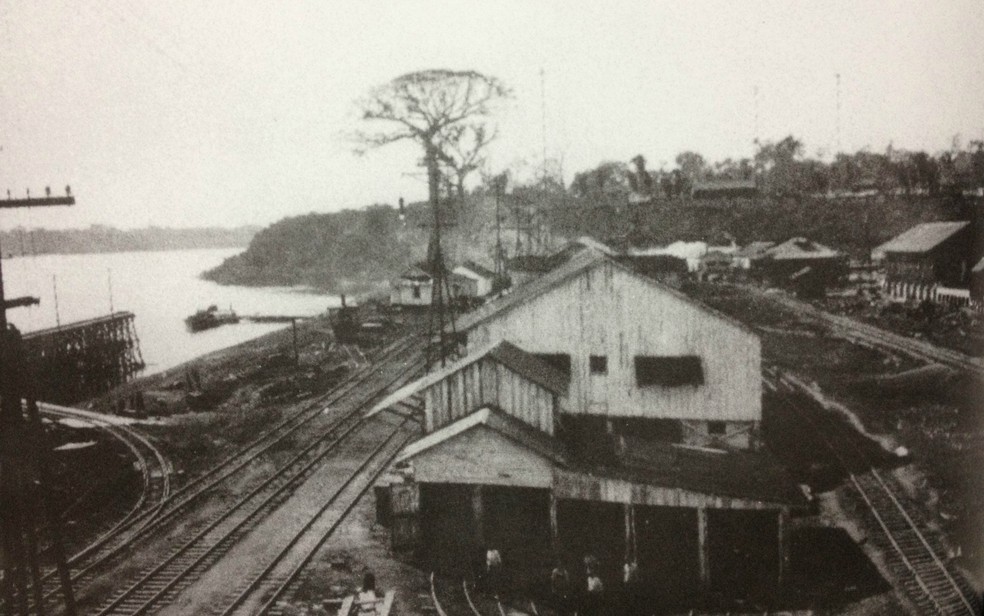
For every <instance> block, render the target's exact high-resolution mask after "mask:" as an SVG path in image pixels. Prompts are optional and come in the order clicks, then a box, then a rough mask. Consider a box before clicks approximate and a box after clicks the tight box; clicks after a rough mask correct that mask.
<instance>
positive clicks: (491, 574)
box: [485, 548, 502, 597]
mask: <svg viewBox="0 0 984 616" xmlns="http://www.w3.org/2000/svg"><path fill="white" fill-rule="evenodd" d="M485 576H486V579H487V580H488V590H489V592H491V593H492V594H493V595H495V596H496V597H498V596H499V594H500V593H501V592H502V554H500V553H499V550H497V549H495V548H489V549H488V551H486V552H485Z"/></svg>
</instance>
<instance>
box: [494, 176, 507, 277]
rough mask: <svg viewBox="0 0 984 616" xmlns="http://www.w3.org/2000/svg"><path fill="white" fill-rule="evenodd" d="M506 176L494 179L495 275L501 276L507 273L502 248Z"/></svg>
mask: <svg viewBox="0 0 984 616" xmlns="http://www.w3.org/2000/svg"><path fill="white" fill-rule="evenodd" d="M503 180H505V176H504V175H502V176H496V177H495V178H494V179H493V180H492V181H493V182H494V183H495V275H496V276H497V277H501V276H502V275H503V274H504V273H505V271H504V270H505V267H504V265H505V264H504V263H503V262H502V261H503V254H502V253H503V250H502V214H501V210H500V203H499V202H500V200H501V199H502V184H503Z"/></svg>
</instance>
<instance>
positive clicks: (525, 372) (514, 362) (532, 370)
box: [488, 340, 570, 395]
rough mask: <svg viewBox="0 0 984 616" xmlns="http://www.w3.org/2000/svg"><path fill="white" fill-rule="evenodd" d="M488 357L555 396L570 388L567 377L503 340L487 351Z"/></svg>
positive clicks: (565, 392)
mask: <svg viewBox="0 0 984 616" xmlns="http://www.w3.org/2000/svg"><path fill="white" fill-rule="evenodd" d="M488 356H489V357H494V358H495V359H496V360H497V361H498V362H499V363H501V364H502V365H503V366H505V367H507V368H509V369H510V370H512V371H514V372H516V373H518V374H519V375H520V376H522V377H524V378H526V379H527V380H530V381H533V382H534V383H538V384H540V385H542V386H543V387H545V388H547V389H549V390H550V391H552V392H554V393H555V394H559V395H566V394H567V388H568V387H569V386H570V379H569V378H568V376H567V375H565V374H564V373H563V372H561V371H560V370H557V369H556V368H554V367H553V366H551V365H550V364H548V363H547V362H545V361H543V360H541V359H540V358H538V357H536V356H535V355H531V354H529V353H527V352H526V351H524V350H523V349H521V348H519V347H518V346H516V345H514V344H512V343H511V342H508V341H505V340H503V341H502V342H500V343H499V344H498V345H496V346H495V348H493V349H492V350H491V351H489V353H488Z"/></svg>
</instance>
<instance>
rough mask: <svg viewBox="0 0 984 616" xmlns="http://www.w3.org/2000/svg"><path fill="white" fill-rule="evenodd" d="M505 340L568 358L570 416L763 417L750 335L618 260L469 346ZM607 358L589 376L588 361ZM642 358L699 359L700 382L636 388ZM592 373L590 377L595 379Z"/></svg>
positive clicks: (535, 302) (512, 314) (492, 327)
mask: <svg viewBox="0 0 984 616" xmlns="http://www.w3.org/2000/svg"><path fill="white" fill-rule="evenodd" d="M501 340H508V341H510V342H512V343H513V344H516V345H517V346H519V347H520V348H522V349H524V350H525V351H528V352H530V353H568V354H570V355H571V386H570V390H569V392H568V399H567V400H566V402H565V406H564V409H563V410H564V412H570V413H599V414H607V415H613V416H629V417H633V416H634V417H657V418H669V419H681V420H688V419H690V420H696V419H700V420H730V421H757V420H759V419H761V412H762V407H761V394H762V390H761V387H762V386H761V345H760V342H759V339H758V337H757V336H756V335H755V334H754V333H752V332H751V331H749V330H747V329H745V328H743V327H741V326H739V325H737V324H735V323H733V322H732V321H730V320H727V319H724V318H722V317H719V316H717V315H714V314H712V313H710V312H708V311H707V310H705V309H703V308H702V307H701V306H699V305H695V303H694V302H693V301H690V300H688V299H685V298H681V297H679V296H678V295H677V294H676V293H674V292H673V291H671V290H669V289H665V288H661V287H658V286H656V285H653V284H651V283H650V282H648V281H646V280H644V279H641V278H640V277H638V276H636V275H634V274H632V273H630V272H627V271H625V270H623V269H621V268H619V267H617V266H615V265H614V264H612V263H608V262H600V263H599V264H598V265H596V266H595V267H593V268H591V269H589V270H587V271H585V272H582V273H581V274H580V275H578V276H575V277H573V278H571V279H569V280H568V281H566V282H564V283H562V284H561V285H559V286H557V287H555V288H554V289H551V290H549V291H547V292H546V293H544V294H543V295H540V296H539V297H536V298H534V299H532V300H530V301H529V302H526V303H525V304H522V305H519V306H516V307H514V308H512V309H510V310H508V311H506V312H504V313H502V314H499V315H497V316H494V317H493V318H491V319H490V320H488V321H486V322H484V323H481V324H479V325H477V326H476V327H475V328H474V329H473V330H471V331H470V332H469V334H468V344H469V347H470V348H475V347H477V346H481V345H484V344H487V343H490V342H498V341H501ZM590 355H605V356H607V357H608V374H607V375H605V376H604V377H600V376H599V375H590V373H589V369H588V357H589V356H590ZM636 355H652V356H675V355H697V356H699V357H700V358H701V364H702V367H703V371H704V381H705V382H704V384H703V385H699V386H683V387H645V388H640V387H638V386H637V385H636V381H635V362H634V358H635V356H636ZM592 377H593V378H592Z"/></svg>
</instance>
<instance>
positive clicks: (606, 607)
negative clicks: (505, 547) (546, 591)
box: [479, 548, 645, 616]
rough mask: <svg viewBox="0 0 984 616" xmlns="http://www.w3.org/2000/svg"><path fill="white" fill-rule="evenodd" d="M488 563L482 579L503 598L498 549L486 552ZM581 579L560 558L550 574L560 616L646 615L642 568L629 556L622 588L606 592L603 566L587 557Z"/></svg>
mask: <svg viewBox="0 0 984 616" xmlns="http://www.w3.org/2000/svg"><path fill="white" fill-rule="evenodd" d="M484 552H485V562H484V563H483V566H482V567H481V569H482V572H481V574H480V576H479V580H480V585H481V586H482V587H483V589H484V590H485V591H486V592H489V593H490V594H492V595H494V596H496V597H500V596H501V594H502V593H503V592H504V590H505V585H506V579H505V574H504V571H503V563H502V554H501V553H500V552H499V550H498V549H496V548H488V549H486V550H484ZM582 566H583V569H582V573H581V575H580V576H576V577H575V576H571V574H570V573H569V572H568V570H567V567H566V566H565V565H564V563H563V561H562V560H560V559H558V560H557V561H556V563H555V566H554V568H553V570H552V571H551V572H550V599H551V603H552V604H553V605H552V607H553V608H554V611H555V612H556V613H557V614H558V615H559V616H575V615H576V616H600V615H602V614H608V613H611V614H625V615H626V616H636V615H641V614H644V613H645V602H644V601H643V600H642V597H641V592H640V591H641V585H640V580H639V565H638V563H637V562H636V559H635V558H633V557H629V558H626V559H625V562H624V564H623V565H622V574H621V585H620V586H617V587H615V588H613V589H611V590H607V589H606V587H605V583H604V582H603V581H602V576H601V563H600V562H599V561H598V558H597V557H595V556H593V555H591V554H588V555H586V556H584V559H583V565H582Z"/></svg>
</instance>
